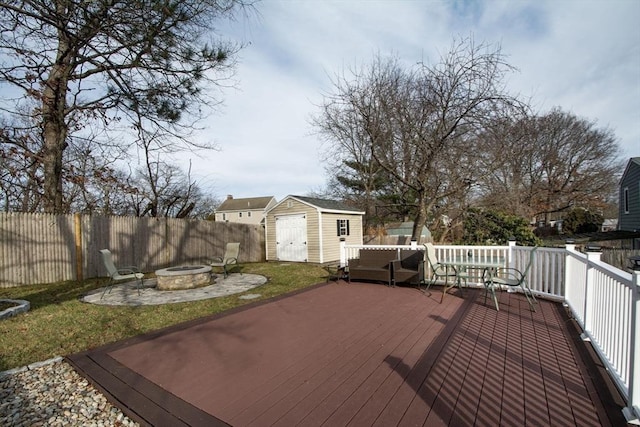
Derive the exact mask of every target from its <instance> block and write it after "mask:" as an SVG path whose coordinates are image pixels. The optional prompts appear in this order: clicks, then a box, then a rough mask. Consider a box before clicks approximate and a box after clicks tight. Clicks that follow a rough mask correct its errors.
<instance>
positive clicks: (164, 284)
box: [156, 265, 211, 291]
mask: <svg viewBox="0 0 640 427" xmlns="http://www.w3.org/2000/svg"><path fill="white" fill-rule="evenodd" d="M156 277H157V279H158V284H157V289H159V290H161V291H174V290H177V289H193V288H199V287H201V286H207V285H210V284H211V267H209V266H207V265H184V266H181V267H169V268H163V269H161V270H156Z"/></svg>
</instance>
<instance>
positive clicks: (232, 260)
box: [211, 243, 240, 279]
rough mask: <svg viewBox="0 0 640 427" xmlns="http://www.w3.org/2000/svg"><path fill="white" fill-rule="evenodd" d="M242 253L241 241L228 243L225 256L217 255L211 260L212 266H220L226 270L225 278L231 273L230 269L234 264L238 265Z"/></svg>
mask: <svg viewBox="0 0 640 427" xmlns="http://www.w3.org/2000/svg"><path fill="white" fill-rule="evenodd" d="M239 253H240V243H227V247H226V249H225V251H224V256H222V257H215V258H214V259H213V261H212V262H211V267H219V268H222V270H223V271H224V277H225V279H226V278H227V276H228V275H229V270H231V269H232V268H233V266H234V265H238V254H239Z"/></svg>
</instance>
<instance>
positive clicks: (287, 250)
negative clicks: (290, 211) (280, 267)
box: [276, 214, 307, 262]
mask: <svg viewBox="0 0 640 427" xmlns="http://www.w3.org/2000/svg"><path fill="white" fill-rule="evenodd" d="M276 254H277V256H278V259H279V260H280V261H297V262H305V261H307V216H306V215H304V214H300V215H284V216H277V217H276Z"/></svg>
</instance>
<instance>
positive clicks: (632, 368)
mask: <svg viewBox="0 0 640 427" xmlns="http://www.w3.org/2000/svg"><path fill="white" fill-rule="evenodd" d="M639 321H640V271H634V272H633V288H632V290H631V343H630V348H631V357H630V358H629V398H628V400H627V406H626V407H625V408H624V409H623V410H622V412H623V413H624V416H625V418H626V419H627V422H628V423H629V424H636V425H637V424H640V328H639V327H638V322H639Z"/></svg>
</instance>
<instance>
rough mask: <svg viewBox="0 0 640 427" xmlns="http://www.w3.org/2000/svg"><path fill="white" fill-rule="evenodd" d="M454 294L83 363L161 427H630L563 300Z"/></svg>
mask: <svg viewBox="0 0 640 427" xmlns="http://www.w3.org/2000/svg"><path fill="white" fill-rule="evenodd" d="M440 295H441V294H440V289H438V288H436V289H433V290H432V292H431V293H423V292H421V291H418V290H416V289H413V288H403V287H397V288H390V287H386V286H383V285H380V284H370V283H358V282H352V283H351V284H347V283H345V282H342V281H341V282H338V283H330V284H326V285H321V286H316V287H313V288H311V289H309V290H307V291H304V292H297V293H295V294H292V295H289V296H286V297H283V298H278V299H276V300H273V301H268V302H261V303H252V304H249V305H247V306H246V307H244V308H242V309H238V310H233V311H231V312H228V313H225V314H222V315H216V316H212V317H209V318H204V319H199V320H198V321H194V322H189V323H188V324H183V325H177V326H175V327H172V328H168V329H166V330H163V331H157V332H155V333H153V334H149V335H145V336H140V337H136V338H135V339H132V340H128V341H124V342H120V343H115V344H113V345H109V346H105V347H103V348H100V349H96V350H93V351H90V352H85V353H82V354H79V355H72V356H70V357H69V360H70V361H71V362H72V363H73V364H74V366H76V368H77V369H78V370H79V371H80V373H81V374H83V375H85V376H86V377H88V378H90V379H92V381H93V382H96V383H98V386H99V387H100V388H101V389H102V390H104V391H105V392H106V393H107V397H110V400H112V401H114V403H115V404H117V405H119V406H121V407H122V406H125V407H124V408H123V410H125V412H127V411H128V412H129V413H130V414H132V415H134V418H136V419H137V420H141V421H142V422H143V423H144V422H146V423H148V424H149V425H160V424H157V423H158V422H159V421H158V420H159V417H160V416H161V414H162V413H161V411H160V409H161V410H164V411H166V414H165V415H167V416H170V417H173V419H175V420H180V422H183V423H184V424H185V425H206V424H207V422H211V423H212V424H211V425H214V424H215V423H217V424H218V425H224V423H228V424H229V425H234V426H251V425H254V426H267V425H269V426H271V425H273V426H294V425H303V426H316V425H318V426H319V425H335V426H342V425H344V426H346V425H351V426H372V425H378V426H391V425H398V426H401V425H424V426H436V425H448V426H466V425H469V426H470V425H524V424H532V425H581V426H600V425H622V424H620V423H621V422H622V420H623V418H622V415H621V409H622V408H621V401H620V397H619V395H617V394H616V393H614V391H615V390H612V388H611V386H610V384H607V383H605V382H604V381H603V378H602V376H601V370H600V371H599V370H598V369H597V368H594V366H593V361H592V360H591V359H590V352H589V351H588V349H586V348H581V346H582V347H586V346H587V345H588V344H585V343H583V342H581V341H579V339H578V338H577V337H576V335H577V330H576V329H575V327H572V321H571V319H569V318H568V316H567V314H566V312H565V311H564V309H563V307H562V306H561V305H560V304H559V303H556V302H551V301H544V300H541V301H540V302H539V303H538V304H537V305H536V312H531V311H530V310H529V306H528V304H527V302H526V300H525V299H524V297H523V296H522V295H520V294H509V293H506V292H502V293H499V302H500V311H496V310H495V307H493V305H492V301H491V300H487V304H485V303H484V294H483V292H481V291H479V290H473V289H468V290H465V291H464V292H460V291H459V290H454V291H452V292H451V293H450V294H447V296H446V297H445V299H444V301H443V303H440ZM89 361H90V363H89ZM590 363H591V365H590ZM108 372H111V374H109V375H107V373H108Z"/></svg>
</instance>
